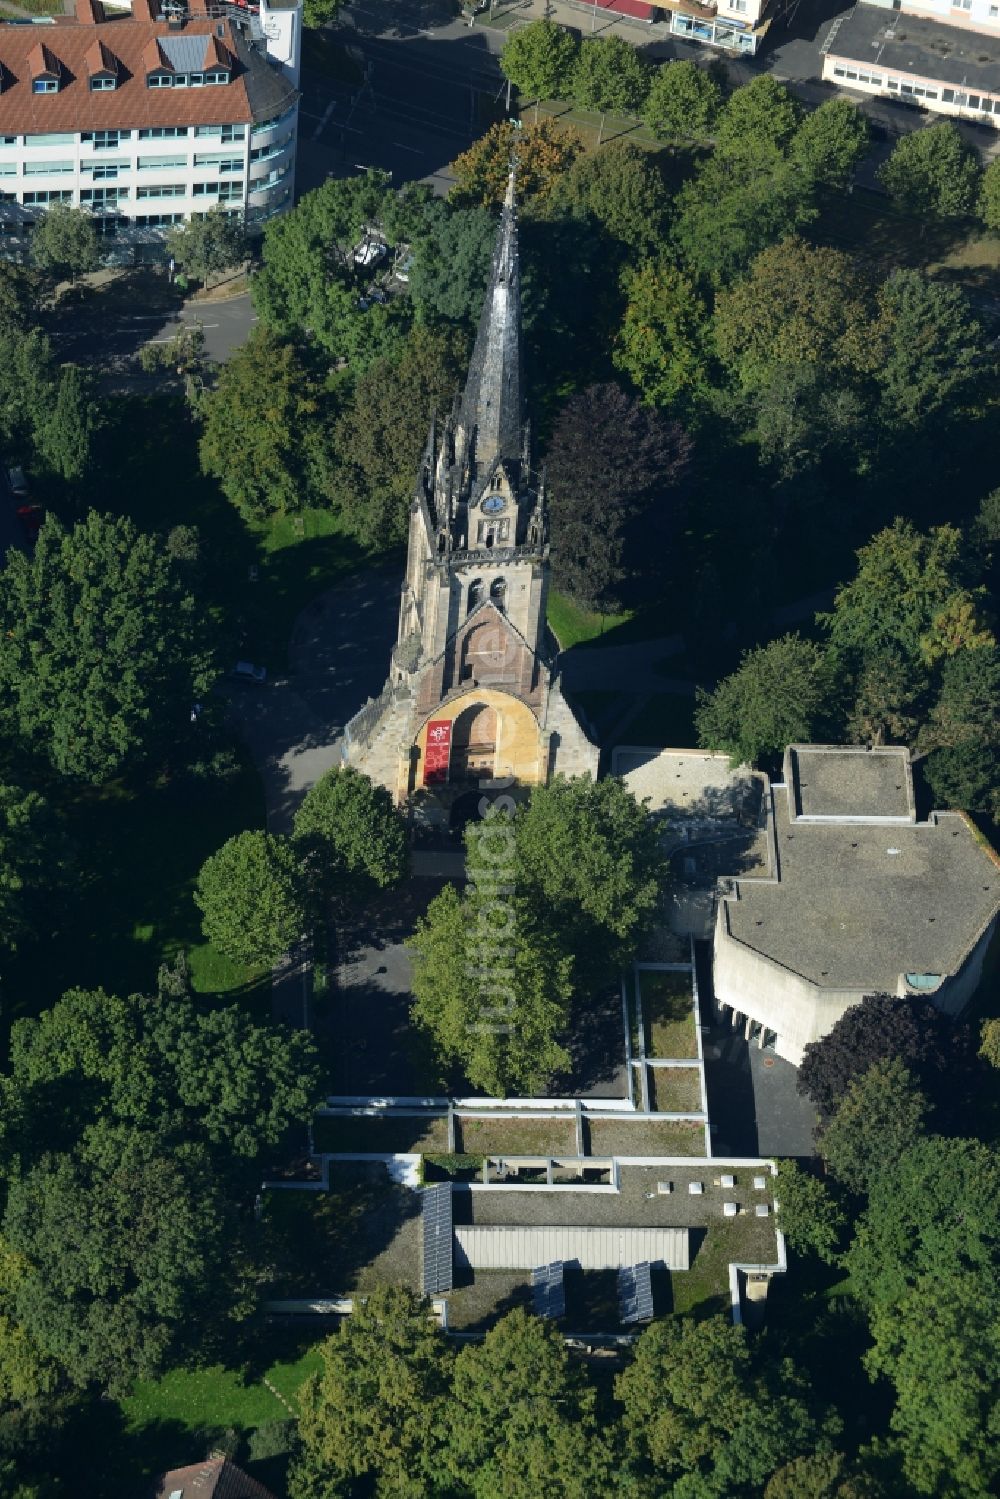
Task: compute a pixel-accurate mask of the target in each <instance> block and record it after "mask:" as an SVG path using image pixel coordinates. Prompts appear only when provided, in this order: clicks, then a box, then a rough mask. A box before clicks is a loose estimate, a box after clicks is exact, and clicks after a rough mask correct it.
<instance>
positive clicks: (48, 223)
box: [31, 203, 101, 281]
mask: <svg viewBox="0 0 1000 1499" xmlns="http://www.w3.org/2000/svg"><path fill="white" fill-rule="evenodd" d="M31 260H32V264H33V265H35V266H37V267H38V269H39V270H40V271H45V272H46V273H47V274H48V276H49V277H50V278H51V279H52V280H53V281H76V279H77V278H78V277H79V276H82V275H84V274H85V273H86V272H87V271H96V269H97V267H98V266H99V265H100V263H101V248H100V241H99V240H98V238H97V230H96V229H95V228H94V220H93V219H92V218H91V216H90V214H89V213H88V212H87V210H86V209H85V208H71V207H70V205H69V204H68V203H53V204H52V206H51V208H48V209H47V210H46V211H45V213H44V214H43V215H42V217H41V218H40V219H39V221H38V223H37V224H36V225H35V227H34V229H33V230H32V231H31Z"/></svg>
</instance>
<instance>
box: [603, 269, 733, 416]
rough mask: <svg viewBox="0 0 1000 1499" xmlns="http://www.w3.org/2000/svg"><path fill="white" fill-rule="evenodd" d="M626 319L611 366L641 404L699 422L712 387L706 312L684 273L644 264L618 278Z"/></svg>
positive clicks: (617, 340) (615, 347) (628, 270)
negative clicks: (620, 372)
mask: <svg viewBox="0 0 1000 1499" xmlns="http://www.w3.org/2000/svg"><path fill="white" fill-rule="evenodd" d="M622 287H623V290H624V292H625V297H626V303H625V316H624V319H623V320H622V326H621V331H620V332H619V334H618V337H617V339H616V341H615V346H614V349H613V351H612V356H611V357H612V359H613V360H614V364H615V367H616V368H617V369H620V370H623V371H624V372H625V374H627V375H628V376H629V378H630V379H631V380H632V382H633V384H634V385H635V387H636V389H637V390H638V391H639V392H640V394H641V396H642V398H643V400H644V401H647V402H649V404H650V405H654V406H667V407H670V408H672V409H673V410H674V411H676V412H678V413H680V414H682V415H683V416H684V418H685V419H686V420H689V421H694V422H697V420H698V417H699V415H700V414H701V412H702V410H703V407H704V403H705V400H706V398H707V395H708V392H709V390H710V386H711V377H710V352H709V329H708V314H707V312H706V309H705V304H704V302H703V301H702V300H701V298H700V297H699V295H698V293H697V291H696V290H695V288H694V286H693V285H692V283H691V282H690V281H689V280H688V278H687V277H686V276H685V275H684V273H683V272H682V271H678V270H676V269H675V268H674V267H673V266H671V265H667V264H663V265H660V264H657V263H656V262H654V261H650V260H647V261H645V262H643V264H642V265H640V266H638V267H637V268H636V269H634V270H633V269H627V270H626V271H625V273H624V275H623V277H622Z"/></svg>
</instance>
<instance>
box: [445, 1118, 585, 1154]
mask: <svg viewBox="0 0 1000 1499" xmlns="http://www.w3.org/2000/svg"><path fill="white" fill-rule="evenodd" d="M455 1136H456V1140H455V1143H456V1147H457V1148H458V1150H459V1151H460V1152H462V1153H464V1154H467V1155H481V1156H482V1155H544V1156H567V1155H576V1153H577V1150H576V1129H575V1127H574V1125H573V1123H572V1120H570V1119H567V1120H566V1122H565V1123H563V1122H562V1121H561V1120H559V1121H553V1120H548V1119H456V1120H455Z"/></svg>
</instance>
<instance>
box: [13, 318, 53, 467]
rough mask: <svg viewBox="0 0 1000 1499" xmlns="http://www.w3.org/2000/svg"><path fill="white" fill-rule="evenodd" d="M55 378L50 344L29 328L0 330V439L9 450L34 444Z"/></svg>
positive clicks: (44, 418)
mask: <svg viewBox="0 0 1000 1499" xmlns="http://www.w3.org/2000/svg"><path fill="white" fill-rule="evenodd" d="M57 380H58V376H57V374H56V366H55V360H54V358H53V355H52V345H51V344H50V342H49V340H48V339H47V338H46V336H45V334H44V333H41V332H39V330H38V329H37V328H31V329H29V330H28V331H27V332H26V333H25V332H22V331H21V329H19V328H17V327H8V328H0V436H2V438H3V441H4V442H5V443H7V444H9V445H10V446H12V447H16V448H21V447H23V446H27V445H29V444H34V442H35V441H36V440H37V436H38V434H39V433H40V432H41V431H42V429H43V428H44V425H45V423H46V421H47V420H48V417H49V413H50V412H51V410H52V401H53V392H54V390H55V388H56V384H57Z"/></svg>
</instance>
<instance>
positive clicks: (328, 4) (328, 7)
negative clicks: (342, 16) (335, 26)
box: [302, 0, 344, 30]
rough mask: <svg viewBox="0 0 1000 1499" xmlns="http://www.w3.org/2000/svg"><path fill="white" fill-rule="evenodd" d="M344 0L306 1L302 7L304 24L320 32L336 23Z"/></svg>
mask: <svg viewBox="0 0 1000 1499" xmlns="http://www.w3.org/2000/svg"><path fill="white" fill-rule="evenodd" d="M343 3H344V0H305V3H304V4H303V7H302V22H303V25H305V26H311V27H313V28H314V29H315V30H318V29H319V28H320V27H322V26H329V24H330V22H331V21H335V20H336V18H337V15H338V13H339V11H340V7H341V5H342V4H343Z"/></svg>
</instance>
